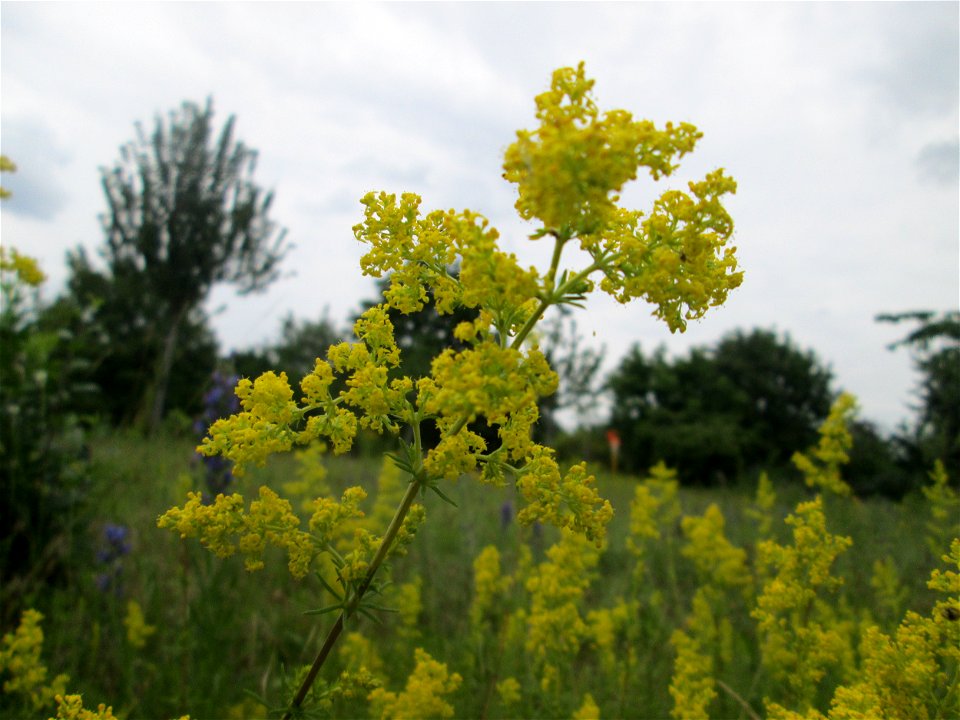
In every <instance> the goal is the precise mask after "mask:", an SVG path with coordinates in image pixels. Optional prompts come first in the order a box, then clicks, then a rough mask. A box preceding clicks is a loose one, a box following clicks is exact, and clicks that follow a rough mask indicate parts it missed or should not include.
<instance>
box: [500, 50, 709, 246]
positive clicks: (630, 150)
mask: <svg viewBox="0 0 960 720" xmlns="http://www.w3.org/2000/svg"><path fill="white" fill-rule="evenodd" d="M593 85H594V81H593V80H591V79H588V78H587V77H586V74H585V72H584V65H583V63H580V64H579V66H578V67H577V68H576V69H573V68H561V69H559V70H556V71H555V72H554V73H553V79H552V81H551V83H550V90H548V91H547V92H544V93H542V94H540V95H538V96H537V98H536V104H537V113H536V115H537V120H539V121H540V126H539V127H538V128H537V129H536V130H534V131H528V130H520V131H518V132H517V140H516V142H514V143H513V144H512V145H511V146H510V147H509V148H507V151H506V154H505V156H504V163H503V169H504V178H506V179H507V180H508V181H510V182H513V183H516V184H517V186H518V187H517V189H518V191H519V195H520V197H519V199H518V200H517V204H516V207H517V212H519V213H520V217H522V218H524V219H525V220H531V219H533V218H537V219H539V220H541V221H542V222H543V224H544V226H545V227H547V228H550V229H554V230H556V231H558V232H559V231H566V232H568V233H570V235H573V234H576V235H588V234H590V233H593V232H596V230H597V229H598V228H601V227H604V226H605V225H607V224H608V222H609V218H610V216H611V215H612V214H614V213H615V212H616V205H615V203H616V200H617V199H618V197H617V194H618V193H619V192H620V189H621V188H622V187H623V185H624V184H626V183H627V182H628V181H629V180H634V179H636V177H637V171H638V169H639V168H640V167H646V168H648V169H649V171H650V174H651V175H652V176H653V178H654V179H658V178H659V177H660V176H661V175H669V174H670V173H671V172H673V170H674V169H676V166H675V165H674V164H673V160H674V158H675V157H676V158H679V157H682V156H683V155H684V154H686V153H688V152H691V151H692V150H693V148H694V146H695V145H696V142H697V140H698V139H699V138H700V137H701V133H699V132H698V131H697V129H696V128H695V127H694V126H693V125H690V124H688V123H681V124H680V125H679V126H674V125H673V124H672V123H668V124H667V126H666V128H665V129H663V130H658V129H657V128H656V127H654V125H653V123H651V122H650V121H648V120H641V121H635V120H634V119H633V117H632V116H631V114H630V113H628V112H626V111H624V110H614V111H612V112H608V113H604V114H603V115H602V116H601V114H600V111H599V110H598V109H597V106H596V103H595V102H594V100H593V97H592V94H591V90H592V89H593Z"/></svg>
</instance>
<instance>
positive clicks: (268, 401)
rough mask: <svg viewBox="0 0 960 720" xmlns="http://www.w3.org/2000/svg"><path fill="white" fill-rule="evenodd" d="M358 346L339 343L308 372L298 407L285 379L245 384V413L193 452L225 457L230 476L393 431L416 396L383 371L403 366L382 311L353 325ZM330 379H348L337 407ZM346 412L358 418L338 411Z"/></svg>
mask: <svg viewBox="0 0 960 720" xmlns="http://www.w3.org/2000/svg"><path fill="white" fill-rule="evenodd" d="M354 333H355V334H356V336H357V338H359V339H360V340H361V341H362V342H359V343H340V344H338V345H334V346H332V347H331V348H330V349H329V351H328V360H329V361H324V360H321V359H319V358H318V359H317V361H316V363H315V365H314V369H313V371H312V372H311V373H310V374H308V375H306V376H305V377H304V378H303V379H302V380H301V382H300V388H301V390H302V392H303V395H302V399H301V400H300V402H299V403H298V402H296V401H295V400H294V399H293V398H294V392H293V389H292V388H291V387H290V383H289V381H288V379H287V375H286V373H280V374H279V375H277V374H276V373H274V372H272V371H270V372H265V373H263V374H262V375H261V376H260V377H258V378H257V379H256V380H254V381H251V380H249V379H248V378H243V379H241V380H240V381H239V382H238V383H237V388H236V394H237V397H238V398H239V399H240V406H241V407H242V409H243V410H242V412H240V413H237V414H236V415H233V416H231V417H229V418H222V419H220V420H217V421H216V422H215V423H214V424H213V425H211V426H210V431H209V435H208V436H207V437H205V438H204V440H203V442H202V443H201V445H200V447H198V448H197V451H198V452H200V453H202V454H204V455H222V456H223V457H225V458H228V459H230V460H232V461H233V462H234V471H233V472H234V474H235V475H237V476H241V475H242V474H243V472H244V466H246V465H248V464H251V463H252V464H255V465H258V466H262V465H263V464H264V463H265V462H266V459H267V457H268V456H270V455H272V454H274V453H280V452H288V451H290V450H291V449H293V447H294V446H295V445H300V446H303V445H308V444H309V443H311V442H313V441H315V440H316V439H317V438H321V437H322V438H326V439H327V440H328V441H329V442H330V444H331V445H332V447H333V452H334V453H336V454H340V453H344V452H346V451H348V450H349V449H350V448H351V446H352V445H353V440H354V438H355V437H356V434H357V427H358V425H359V426H361V427H370V428H373V429H374V430H377V431H382V430H384V429H385V428H386V429H389V430H396V429H397V426H396V424H395V423H394V422H393V421H392V420H391V416H396V417H405V416H408V415H409V412H408V407H409V404H408V402H407V401H406V395H407V393H409V392H410V391H411V390H412V389H413V383H412V381H410V380H409V379H407V378H401V379H394V380H388V370H389V369H390V368H392V367H396V366H397V365H398V364H399V362H400V351H399V349H398V348H397V345H396V342H395V340H394V337H393V324H392V323H391V322H390V319H389V317H388V316H387V313H386V310H385V309H384V307H383V306H379V305H377V306H374V307H372V308H370V309H368V310H367V311H366V312H364V313H363V315H361V316H360V318H358V319H357V322H356V323H355V325H354ZM334 372H337V373H340V374H343V375H345V376H347V379H346V384H347V390H345V391H344V392H342V393H341V395H340V396H339V397H338V398H336V399H334V398H333V397H332V396H331V395H330V385H331V384H332V383H333V380H334ZM342 405H349V406H352V407H353V408H355V409H356V410H358V411H359V419H358V415H357V414H355V413H354V412H352V411H351V410H349V409H347V408H345V407H341V406H342Z"/></svg>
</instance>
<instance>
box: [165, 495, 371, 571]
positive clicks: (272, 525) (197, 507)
mask: <svg viewBox="0 0 960 720" xmlns="http://www.w3.org/2000/svg"><path fill="white" fill-rule="evenodd" d="M365 497H366V493H365V492H364V490H363V489H362V488H359V487H355V488H348V489H347V490H346V491H345V492H344V494H343V497H342V499H341V501H340V502H339V503H337V502H335V501H334V500H332V499H329V498H320V499H318V500H316V501H315V502H314V513H313V516H312V517H311V518H310V521H309V527H310V531H311V532H309V533H308V532H305V531H303V530H302V529H301V528H300V518H299V517H297V515H295V514H294V513H293V509H292V508H291V506H290V502H289V501H288V500H285V499H283V498H281V497H280V496H279V495H277V494H276V493H275V492H274V491H273V490H271V489H270V488H268V487H266V486H264V487H261V488H260V495H259V500H254V501H253V502H251V503H250V507H249V509H246V508H245V506H244V500H243V497H242V496H241V495H239V494H236V493H234V494H233V495H230V496H226V495H223V494H220V495H218V496H217V498H216V500H214V502H213V504H212V505H205V504H204V503H203V498H202V496H201V494H200V493H190V494H189V495H188V498H187V502H186V503H185V504H184V506H183V508H171V509H170V510H168V511H167V512H166V513H164V514H163V515H161V516H160V518H159V520H158V521H157V525H158V527H161V528H169V529H171V530H175V531H177V532H179V533H180V537H181V538H188V537H197V538H199V539H200V542H201V543H202V544H203V545H204V546H205V547H207V548H208V549H209V550H210V551H211V552H213V553H214V554H215V555H217V556H218V557H230V556H231V555H233V554H235V553H236V552H237V551H238V550H239V551H240V553H241V554H243V555H244V556H245V558H246V559H245V564H246V567H247V569H248V570H259V569H261V568H262V567H263V553H264V550H265V549H266V547H267V546H268V545H273V546H275V547H279V548H282V549H283V550H286V552H287V555H288V559H289V563H288V564H289V568H290V572H291V574H293V576H294V577H297V578H302V577H304V576H305V575H306V574H307V572H308V571H309V570H310V566H311V563H312V562H313V560H314V558H315V557H316V556H317V555H318V554H319V553H320V552H322V550H323V549H324V545H325V543H328V542H330V541H331V540H332V539H333V538H334V536H335V533H336V531H337V529H338V527H339V526H340V525H341V524H342V523H343V522H344V521H346V520H347V519H349V518H353V517H359V516H361V515H362V511H361V510H360V509H359V504H360V502H361V501H362V500H363V499H364V498H365Z"/></svg>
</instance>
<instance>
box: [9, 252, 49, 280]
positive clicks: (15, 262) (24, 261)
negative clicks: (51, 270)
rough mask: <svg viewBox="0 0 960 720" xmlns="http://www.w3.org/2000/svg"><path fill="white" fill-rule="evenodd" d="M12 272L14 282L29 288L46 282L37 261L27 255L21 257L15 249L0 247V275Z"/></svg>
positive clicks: (45, 277)
mask: <svg viewBox="0 0 960 720" xmlns="http://www.w3.org/2000/svg"><path fill="white" fill-rule="evenodd" d="M3 272H12V273H13V274H14V277H15V278H16V280H17V281H18V282H20V283H22V284H24V285H28V286H30V287H38V286H40V285H42V284H43V283H44V281H46V279H47V276H46V275H44V273H43V271H42V270H41V269H40V265H39V264H38V263H37V261H36V260H35V259H34V258H32V257H30V256H29V255H21V254H20V253H19V252H17V250H16V248H10V250H9V252H8V251H7V248H5V247H0V274H2V273H3Z"/></svg>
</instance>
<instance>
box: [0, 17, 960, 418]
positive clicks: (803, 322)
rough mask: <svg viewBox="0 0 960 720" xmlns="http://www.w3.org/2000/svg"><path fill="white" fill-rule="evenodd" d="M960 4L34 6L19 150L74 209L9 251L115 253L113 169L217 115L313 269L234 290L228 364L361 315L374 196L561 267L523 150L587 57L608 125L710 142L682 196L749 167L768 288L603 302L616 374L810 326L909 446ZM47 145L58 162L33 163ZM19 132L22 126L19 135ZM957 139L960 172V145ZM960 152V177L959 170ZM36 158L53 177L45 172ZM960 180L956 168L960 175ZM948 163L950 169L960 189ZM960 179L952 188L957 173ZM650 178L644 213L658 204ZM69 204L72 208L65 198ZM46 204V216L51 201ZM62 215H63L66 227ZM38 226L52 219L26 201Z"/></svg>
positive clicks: (5, 124)
mask: <svg viewBox="0 0 960 720" xmlns="http://www.w3.org/2000/svg"><path fill="white" fill-rule="evenodd" d="M957 12H958V11H957V6H956V5H955V4H949V3H942V4H920V3H916V4H915V3H910V4H879V5H877V4H866V3H849V4H833V3H831V4H814V3H810V4H719V3H714V4H702V3H697V4H669V5H668V4H655V3H629V4H628V3H587V4H581V3H524V4H514V3H509V4H508V3H475V4H471V3H467V4H446V3H426V4H370V3H358V4H336V3H204V4H195V3H127V4H121V3H110V4H87V3H72V4H33V3H9V4H5V5H4V8H3V14H4V17H3V20H4V21H3V26H2V29H0V32H2V40H3V43H2V50H0V52H2V65H0V73H2V82H3V95H4V102H3V108H2V122H0V126H2V127H0V129H2V130H3V131H6V132H5V134H4V136H3V138H4V147H3V149H4V152H6V153H8V154H11V155H13V156H14V159H16V160H20V164H21V167H22V168H23V172H24V177H28V175H27V173H28V168H27V166H31V167H29V173H30V174H32V175H33V176H34V177H38V178H39V179H38V181H37V183H39V184H40V185H43V186H44V187H45V189H46V192H47V193H48V197H47V198H46V200H45V201H44V202H47V203H48V205H49V207H48V215H50V216H51V217H49V218H48V219H46V220H42V219H40V218H38V217H37V216H34V217H24V215H23V214H20V215H17V214H16V212H15V211H14V210H13V207H14V206H13V205H6V206H5V207H4V210H3V212H2V232H3V238H4V242H5V243H6V242H16V243H18V244H21V245H24V244H25V245H27V246H28V247H29V249H30V250H32V251H34V252H36V253H37V254H39V255H41V257H42V259H43V262H44V266H45V268H46V269H47V270H48V271H49V273H50V275H51V277H52V283H51V290H52V289H54V288H55V287H56V285H57V284H58V283H62V281H63V279H64V277H65V270H64V268H63V252H64V250H65V249H67V248H69V247H72V246H73V245H75V244H76V243H78V242H83V243H84V244H85V245H87V246H88V247H89V248H94V247H96V245H97V244H98V243H99V241H100V238H101V234H100V228H99V226H98V223H97V219H96V218H97V214H98V213H99V212H101V211H102V209H103V199H102V195H101V193H100V189H99V177H98V172H97V168H98V167H99V166H103V165H109V164H111V163H112V162H113V161H114V160H115V159H116V157H117V150H118V148H119V146H120V145H121V144H122V143H124V142H126V141H127V140H129V139H131V138H132V137H133V122H134V121H136V120H140V121H143V122H145V123H146V124H147V125H148V126H149V125H150V124H151V123H152V120H153V116H154V115H155V114H156V113H158V112H161V113H165V112H166V111H168V110H170V109H172V108H174V107H177V106H178V105H179V104H180V102H181V101H183V100H187V99H189V100H194V101H198V102H202V101H203V100H204V99H205V98H206V97H207V96H208V95H210V96H212V97H213V98H214V101H215V107H216V109H217V118H218V120H219V121H223V120H225V119H226V117H227V116H228V115H231V114H235V115H236V116H237V137H238V138H239V139H241V140H243V141H244V142H245V143H247V144H248V145H250V146H251V147H254V148H256V149H258V150H259V152H260V161H259V165H258V169H257V179H258V181H259V182H260V183H261V184H262V185H263V186H265V187H266V188H272V189H274V190H275V191H276V200H275V205H274V213H273V215H274V218H275V219H276V220H277V221H278V222H279V223H280V224H282V225H284V226H286V227H287V228H288V229H289V236H290V239H291V240H292V241H293V242H295V243H296V245H297V248H296V250H295V251H294V252H293V253H292V254H291V256H290V258H289V260H288V263H287V268H286V269H287V270H288V271H295V273H296V274H295V275H294V276H292V277H285V278H283V279H282V280H280V281H278V282H277V283H276V284H275V285H274V286H272V287H271V289H270V291H269V292H268V293H266V294H264V295H261V296H253V297H250V298H244V299H240V300H238V299H235V298H234V297H233V295H232V294H231V292H230V291H229V289H224V288H221V289H217V291H216V292H215V293H214V297H213V298H212V299H211V302H210V307H211V308H216V307H218V306H220V305H226V308H227V309H226V310H225V311H224V312H223V313H221V314H218V315H217V316H216V318H215V325H216V327H217V330H218V332H219V334H220V337H221V339H222V340H223V341H224V343H225V345H227V346H228V347H229V346H237V345H240V346H242V345H245V344H250V343H252V342H256V341H258V340H261V339H263V338H266V337H270V336H273V335H275V333H276V328H277V325H278V323H279V320H280V318H281V317H283V316H284V315H285V314H286V313H287V312H288V311H290V310H293V311H294V312H295V313H297V314H298V315H300V316H306V317H312V318H315V317H318V316H319V315H320V313H321V312H322V311H323V309H324V307H327V306H329V307H330V313H331V316H332V317H333V318H334V319H337V320H340V319H343V320H346V318H347V316H348V314H349V313H350V312H351V311H352V310H354V309H356V308H357V306H358V304H359V301H360V300H361V299H362V298H365V297H369V296H371V295H372V292H373V284H372V282H371V281H370V280H369V279H368V278H362V277H360V276H359V271H358V268H357V260H358V259H359V257H360V254H361V252H362V248H361V247H360V246H359V245H358V244H357V243H356V241H355V240H354V239H353V237H352V233H351V230H350V228H351V226H352V225H353V224H354V223H356V222H358V220H359V219H360V206H359V204H358V200H359V198H360V196H362V195H363V194H364V193H365V192H367V191H368V190H373V189H384V190H387V191H390V192H402V191H414V192H419V193H421V194H422V195H423V196H424V208H433V207H461V208H462V207H471V208H473V209H475V210H477V211H479V212H481V213H483V214H485V215H487V216H488V217H489V218H490V219H491V220H492V221H493V223H494V224H495V225H497V226H498V227H499V228H500V229H501V231H502V233H503V235H504V238H505V242H506V244H507V245H508V247H509V249H510V250H511V251H514V252H518V253H519V254H521V256H522V258H523V259H524V260H525V261H527V262H534V261H536V259H537V258H541V257H542V255H543V252H544V250H543V247H542V244H539V245H538V244H532V245H531V244H530V243H527V242H525V241H524V239H523V238H524V236H525V234H526V233H528V232H529V228H528V227H526V226H525V225H524V224H523V223H521V222H519V221H518V220H517V219H516V217H515V215H514V214H513V211H512V204H513V200H514V195H513V190H512V188H511V187H509V186H508V185H506V184H505V183H503V181H502V180H501V179H500V172H501V171H500V161H501V153H502V151H503V149H504V148H505V147H506V146H507V144H509V143H510V142H511V141H512V140H513V132H514V130H515V129H517V128H519V127H530V126H532V124H533V96H534V95H535V94H536V93H538V92H541V91H542V90H544V89H546V87H547V84H548V82H549V74H550V72H551V71H552V70H553V69H554V68H555V67H557V66H560V65H566V64H573V63H576V62H577V61H579V60H581V59H583V60H585V61H586V62H587V69H588V72H589V73H590V74H591V76H593V77H595V78H596V80H597V85H596V94H597V96H598V98H599V101H600V103H601V105H602V106H603V107H618V106H620V107H626V108H628V109H630V110H631V111H633V112H634V113H635V114H636V115H638V116H641V117H649V118H650V119H653V120H654V121H656V122H658V123H662V122H664V121H666V120H689V121H692V122H695V123H696V124H698V125H699V126H700V128H701V129H702V130H703V131H704V133H705V137H704V139H703V141H702V142H701V144H700V147H699V148H698V151H697V152H696V153H695V154H694V155H693V156H692V157H690V158H689V159H688V161H687V162H686V163H685V164H684V167H683V169H682V170H681V172H680V173H678V175H677V177H676V178H674V179H672V180H671V181H670V183H669V185H670V186H673V187H683V186H684V183H685V181H686V180H687V179H689V178H693V177H699V176H702V175H703V173H704V172H706V171H708V170H710V169H712V168H714V167H716V166H720V165H722V166H724V167H726V168H728V170H729V171H730V172H731V174H733V175H734V176H735V177H736V178H737V179H738V181H739V183H740V190H739V193H738V195H737V196H736V197H735V198H734V199H733V200H732V201H731V203H730V207H731V211H732V213H733V215H734V217H735V219H736V221H737V234H736V242H737V244H738V246H739V248H740V255H741V259H742V264H743V266H744V268H745V270H746V273H747V275H746V281H745V284H744V286H743V287H742V288H741V289H740V290H738V291H737V292H736V293H734V295H733V296H731V299H730V301H729V303H728V305H727V306H726V307H725V308H722V309H720V310H718V311H717V312H715V313H713V314H712V316H708V317H707V319H706V320H705V321H703V322H702V323H699V324H695V325H693V326H691V328H690V330H689V331H688V332H687V334H686V335H685V336H671V335H670V334H669V332H668V331H667V330H666V329H665V328H663V327H662V326H661V325H659V324H657V323H656V322H655V321H654V320H653V319H652V318H650V317H649V310H648V309H647V308H643V307H630V308H624V307H622V306H619V305H617V304H616V303H615V302H613V301H610V300H608V299H604V298H597V299H596V300H593V301H591V303H590V308H591V311H592V312H593V313H594V314H593V315H592V316H591V319H590V320H583V321H582V322H581V323H580V326H581V328H582V329H584V330H587V331H588V332H590V333H591V334H590V336H589V337H588V339H592V337H593V336H592V332H593V331H594V330H596V333H597V337H596V339H595V342H596V343H597V344H599V343H601V342H603V343H606V345H607V346H608V349H609V360H608V365H612V364H614V363H615V362H617V361H618V360H619V359H620V357H621V356H622V354H623V352H625V351H626V348H627V347H628V346H629V345H630V344H631V343H632V342H634V341H637V340H639V341H642V343H643V345H644V347H646V348H650V349H652V348H653V347H655V346H656V345H657V344H659V343H661V342H664V343H666V344H667V346H668V347H669V348H670V349H671V351H672V352H683V351H685V350H686V349H687V348H689V347H690V346H691V345H693V344H706V343H710V342H713V341H714V340H715V339H716V338H717V337H719V336H720V335H721V334H723V333H724V332H727V331H729V330H732V329H734V328H736V327H742V328H751V327H756V326H760V327H767V328H770V327H776V328H779V329H781V330H783V331H789V332H790V333H791V335H792V336H793V337H794V339H795V340H796V341H797V342H798V344H800V345H802V346H809V347H812V348H813V349H815V350H816V352H817V353H818V354H819V355H820V356H821V357H822V358H823V359H824V361H825V362H829V363H830V364H831V365H832V366H833V367H834V370H835V371H836V373H837V375H838V380H839V384H840V385H842V386H844V387H848V388H850V389H852V390H855V391H857V392H858V393H859V394H860V395H861V400H862V403H863V405H864V408H865V412H866V414H867V416H868V417H872V418H874V419H880V420H882V421H883V422H885V423H886V424H887V425H888V426H892V425H893V424H894V423H895V422H896V421H897V420H898V419H900V418H901V417H903V416H904V410H903V407H904V405H905V403H906V399H907V398H908V396H909V392H910V390H911V389H912V387H913V384H914V379H913V376H912V375H911V373H910V370H909V361H908V360H907V359H906V357H905V353H899V354H896V353H890V352H888V351H887V350H886V349H885V345H886V343H888V342H890V341H892V340H894V339H896V332H895V330H896V329H891V328H890V327H889V326H878V325H877V324H876V323H874V322H873V319H872V318H873V316H874V315H875V314H876V313H878V312H884V311H887V312H898V311H904V310H911V309H915V308H934V309H945V308H947V307H956V306H957V300H958V294H960V290H958V264H960V263H958V254H960V250H958V244H957V237H958V199H957V196H956V184H955V181H956V178H955V175H956V165H955V162H956V144H955V143H956V141H955V138H956V127H957V124H958V99H957V86H958V82H957V72H958V71H957V66H958V63H957V53H958V40H957V33H956V27H957ZM26 122H29V123H35V124H36V132H38V133H39V132H46V133H47V136H48V140H47V141H45V142H44V141H40V143H39V144H38V143H34V144H35V146H39V145H41V144H46V145H48V146H49V147H50V148H52V149H55V151H56V152H55V153H54V154H53V155H49V156H48V157H47V158H46V160H43V159H41V158H40V156H35V155H33V154H32V153H30V154H28V153H27V152H26V150H25V152H24V157H22V158H18V157H17V156H16V152H15V150H16V148H14V147H12V146H8V143H9V142H13V140H16V143H17V144H22V145H23V146H24V147H26V146H27V145H28V144H29V143H28V141H27V140H20V139H18V138H23V137H25V135H24V133H22V132H21V130H20V129H22V128H23V123H26ZM18 128H20V129H18ZM951 142H952V143H954V144H953V146H952V148H953V150H952V151H951V149H950V147H947V146H948V145H949V143H951ZM951 152H952V155H951ZM35 157H36V158H37V159H34V158H35ZM951 157H952V158H953V162H954V164H953V165H949V162H948V161H949V160H950V158H951ZM948 165H949V167H948ZM951 168H952V169H953V173H954V179H953V184H951V183H949V182H947V183H942V182H941V183H930V182H928V180H929V179H931V178H933V177H937V178H941V179H947V180H949V177H948V176H949V174H950V170H951ZM660 189H661V188H659V187H657V186H655V185H654V184H653V183H651V182H649V181H641V182H638V183H637V184H636V186H635V187H633V188H631V189H629V190H628V191H627V192H626V193H625V194H624V199H625V201H627V202H629V203H634V204H635V205H636V206H637V207H641V208H642V207H644V206H647V205H648V204H649V203H650V201H651V199H652V196H653V195H652V193H653V192H659V191H660ZM58 190H59V193H58ZM34 197H37V196H34ZM58 197H59V202H60V206H59V209H57V210H56V212H55V213H54V208H55V207H56V204H57V202H58V199H57V198H58ZM11 202H12V203H16V202H21V203H23V204H26V205H31V204H34V205H35V203H32V201H31V200H30V193H29V192H27V191H26V190H23V191H22V192H21V193H20V195H19V197H15V198H14V200H12V201H11Z"/></svg>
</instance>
